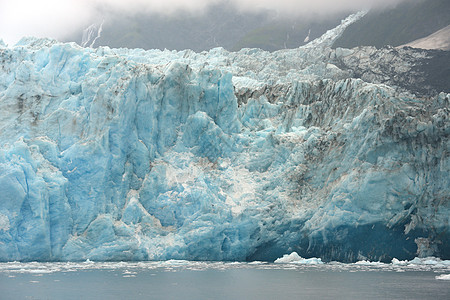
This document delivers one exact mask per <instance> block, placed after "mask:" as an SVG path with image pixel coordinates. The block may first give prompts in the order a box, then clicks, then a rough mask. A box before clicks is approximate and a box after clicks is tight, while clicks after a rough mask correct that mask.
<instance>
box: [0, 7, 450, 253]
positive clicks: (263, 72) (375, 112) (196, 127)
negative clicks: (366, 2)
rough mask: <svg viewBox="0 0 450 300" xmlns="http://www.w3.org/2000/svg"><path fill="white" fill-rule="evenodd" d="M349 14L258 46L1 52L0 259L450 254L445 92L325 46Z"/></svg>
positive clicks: (37, 42) (395, 68)
mask: <svg viewBox="0 0 450 300" xmlns="http://www.w3.org/2000/svg"><path fill="white" fill-rule="evenodd" d="M361 15H362V13H361V14H356V15H353V16H350V17H349V18H347V19H346V20H344V21H343V22H342V24H341V25H340V26H338V27H337V28H336V29H334V30H331V31H329V32H327V33H326V34H325V35H324V36H323V37H321V38H319V39H318V40H315V41H312V42H310V43H309V44H308V45H305V46H304V47H301V48H298V49H291V50H281V51H277V52H273V53H270V52H265V51H262V50H260V49H243V50H241V51H239V52H228V51H225V50H224V49H222V48H216V49H213V50H211V51H209V52H202V53H194V52H193V51H190V50H186V51H180V52H176V51H167V50H166V51H159V50H150V51H144V50H140V49H134V50H131V49H109V48H107V47H105V48H103V47H99V48H97V49H93V48H82V47H80V46H78V45H76V44H63V43H59V42H57V41H54V40H48V39H35V38H27V39H23V40H22V41H21V42H19V43H18V44H17V45H16V46H14V47H0V68H1V72H0V112H1V113H0V200H1V201H0V260H2V261H14V260H20V261H27V260H41V261H46V260H72V261H73V260H77V261H86V259H91V260H115V261H117V260H166V259H189V260H227V261H236V260H241V261H243V260H248V261H254V260H258V261H274V260H275V259H277V258H279V257H281V256H282V255H283V254H285V253H290V252H294V251H295V252H296V253H298V255H299V256H302V257H317V258H318V259H319V258H320V259H321V260H322V261H329V260H339V261H352V262H355V261H357V260H359V258H360V257H365V258H366V259H367V260H371V261H379V260H381V261H385V262H390V261H391V260H392V259H393V258H397V259H399V260H411V259H413V258H414V257H415V256H416V252H417V249H418V245H417V244H416V243H415V241H422V242H423V241H426V243H422V242H421V243H419V244H420V249H421V250H420V251H421V253H423V254H424V255H425V253H426V255H434V256H440V257H441V258H448V257H449V256H450V252H449V246H448V245H450V243H449V238H450V235H449V228H448V221H449V216H450V214H449V202H448V201H447V199H448V196H449V194H450V193H449V186H450V185H449V184H448V178H449V176H448V175H449V170H450V159H449V156H448V155H447V154H448V150H449V144H448V140H449V139H448V135H449V134H450V122H449V111H448V110H449V109H448V107H449V98H450V95H449V94H446V93H432V94H429V95H425V96H424V95H421V96H420V97H419V96H415V95H414V94H413V93H411V92H410V91H408V90H407V89H406V88H405V87H404V88H400V87H399V86H395V85H394V84H390V83H391V81H390V78H393V77H392V76H393V75H392V74H396V73H395V72H400V73H401V72H408V70H411V69H410V68H411V65H412V61H413V60H414V59H419V58H417V57H416V56H414V55H410V54H411V53H413V54H417V52H408V51H412V50H408V49H405V50H402V51H398V52H397V54H396V53H395V52H394V51H390V50H389V51H387V50H385V49H381V50H379V51H378V50H376V49H372V48H357V49H335V50H333V49H331V48H330V46H331V45H332V42H333V41H334V40H335V39H336V36H338V35H339V34H341V33H342V32H343V30H344V29H345V27H346V26H347V25H348V24H350V23H351V22H354V21H355V20H357V19H358V18H360V17H361ZM369 54H370V55H369ZM368 55H369V56H370V57H378V59H379V60H380V61H382V56H383V55H387V56H386V57H388V58H389V60H390V61H391V62H392V63H391V65H392V68H388V69H387V70H386V69H385V68H380V69H379V70H378V69H377V72H376V74H372V73H368V72H369V71H368V69H370V68H369V67H368V66H370V62H368V61H367V57H368ZM423 56H424V57H422V58H423V59H425V58H426V56H427V53H426V52H424V54H423ZM422 58H420V59H422ZM405 62H408V63H407V64H405ZM361 70H362V71H361ZM392 72H393V73H392ZM366 73H367V74H366ZM358 74H359V75H361V74H362V75H361V76H359V78H356V77H358V76H357V75H358ZM364 74H366V75H364ZM383 74H384V75H383ZM402 74H403V73H402ZM391 75H392V76H391ZM385 77H387V79H386V80H385V81H384V82H383V83H384V84H380V81H381V79H383V80H384V78H385ZM392 82H393V83H399V85H400V83H401V82H399V81H395V80H393V81H392ZM318 259H317V260H318Z"/></svg>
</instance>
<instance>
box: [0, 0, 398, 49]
mask: <svg viewBox="0 0 450 300" xmlns="http://www.w3.org/2000/svg"><path fill="white" fill-rule="evenodd" d="M401 1H402V0H339V1H336V0H314V1H311V0H277V1H273V0H189V1H186V0H128V1H123V0H0V38H1V39H3V40H4V41H5V42H7V43H9V44H13V43H16V42H17V41H18V40H19V39H20V38H21V37H23V36H37V37H51V38H57V39H63V38H64V37H66V36H68V35H70V34H72V33H74V32H77V31H81V30H82V29H83V28H85V27H87V26H88V25H89V24H90V23H92V22H94V21H96V19H98V18H101V17H102V15H103V16H104V14H105V12H118V11H119V12H121V13H125V14H133V13H138V12H139V13H142V12H146V13H150V12H153V13H159V14H172V13H176V12H181V11H188V12H190V13H201V12H203V11H204V10H205V9H206V8H207V7H208V6H209V5H212V4H218V3H223V2H229V3H231V4H233V5H235V6H236V7H237V8H238V9H239V10H242V11H246V12H249V11H259V10H273V11H277V12H278V13H279V14H286V15H299V16H305V17H308V16H325V15H327V14H331V13H340V12H346V11H356V10H361V9H370V8H374V7H375V8H377V7H383V6H387V5H394V4H397V3H399V2H401Z"/></svg>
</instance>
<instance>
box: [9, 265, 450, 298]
mask: <svg viewBox="0 0 450 300" xmlns="http://www.w3.org/2000/svg"><path fill="white" fill-rule="evenodd" d="M449 273H450V267H449V266H442V265H441V266H440V265H437V266H436V265H404V266H396V265H392V264H370V263H368V264H365V265H364V264H340V263H334V264H333V263H331V264H324V265H296V264H283V265H279V264H267V263H204V262H188V261H168V262H137V263H123V262H120V263H93V262H85V263H16V262H14V263H0V299H271V300H272V299H450V280H445V279H448V277H449V276H446V275H447V274H449ZM442 279H444V280H442Z"/></svg>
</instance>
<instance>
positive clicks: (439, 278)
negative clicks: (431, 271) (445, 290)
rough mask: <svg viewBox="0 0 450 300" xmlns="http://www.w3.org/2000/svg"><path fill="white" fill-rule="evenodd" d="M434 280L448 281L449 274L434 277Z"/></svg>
mask: <svg viewBox="0 0 450 300" xmlns="http://www.w3.org/2000/svg"><path fill="white" fill-rule="evenodd" d="M436 279H438V280H450V274H442V275H439V276H436Z"/></svg>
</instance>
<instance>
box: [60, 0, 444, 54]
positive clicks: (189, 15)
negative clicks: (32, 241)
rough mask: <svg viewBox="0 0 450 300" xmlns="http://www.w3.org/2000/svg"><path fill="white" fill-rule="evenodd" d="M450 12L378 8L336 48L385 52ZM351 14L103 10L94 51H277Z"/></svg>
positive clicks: (439, 2)
mask: <svg viewBox="0 0 450 300" xmlns="http://www.w3.org/2000/svg"><path fill="white" fill-rule="evenodd" d="M393 3H397V2H393ZM353 10H354V9H353ZM448 11H450V1H446V0H427V1H424V0H411V1H403V2H399V4H398V5H396V6H387V7H386V6H382V7H378V8H374V9H372V10H370V12H369V13H368V14H367V15H366V16H365V17H364V18H362V19H361V20H359V21H358V22H356V23H355V24H353V25H351V26H350V27H349V28H348V29H347V30H346V31H345V32H344V33H343V35H342V37H341V38H340V39H338V40H337V41H336V43H335V45H334V47H344V48H352V47H356V46H360V45H367V46H376V47H378V48H380V47H382V46H385V45H392V46H400V45H403V44H407V43H409V42H412V41H414V40H417V39H420V38H424V37H426V36H428V35H430V34H432V33H434V32H436V31H438V30H440V29H442V28H444V27H445V26H448V25H449V24H450V15H449V14H448V13H447V12H448ZM351 12H352V10H351V9H347V10H340V11H338V10H335V11H334V12H330V13H326V14H325V13H322V14H320V13H317V12H312V13H311V14H309V15H308V14H305V13H300V12H297V13H295V12H292V13H291V14H286V12H284V13H280V12H278V11H276V10H273V9H272V10H270V9H253V10H250V9H247V10H243V9H240V8H239V6H237V5H236V4H234V3H233V2H230V1H228V2H224V1H219V2H215V3H214V4H211V5H208V6H206V7H205V8H204V10H203V11H202V12H196V11H188V10H183V9H179V10H178V11H176V12H173V13H161V12H156V11H153V12H151V11H148V10H142V11H141V12H136V11H135V10H132V11H121V12H118V11H117V10H112V9H111V8H102V9H101V11H100V13H99V14H98V15H99V17H97V20H96V21H95V24H94V25H96V28H97V29H98V27H99V25H100V24H102V31H101V34H100V35H99V36H98V37H97V35H94V36H93V37H92V38H97V39H96V40H95V44H94V45H93V46H94V47H97V46H109V47H111V48H143V49H161V50H162V49H169V50H184V49H192V50H194V51H203V50H209V49H212V48H215V47H223V48H225V49H227V50H231V51H238V50H240V49H242V48H261V49H263V50H268V51H275V50H280V49H285V48H287V49H292V48H297V47H299V46H302V45H304V44H306V43H307V41H311V40H313V39H315V38H317V37H319V36H321V35H322V34H323V33H325V32H326V31H327V30H329V29H331V28H334V27H335V26H337V25H338V24H339V22H340V20H342V19H343V18H344V17H345V16H346V15H348V14H350V13H351ZM87 27H88V26H86V28H87ZM94 27H95V26H94ZM82 36H83V33H82V32H78V33H76V34H72V35H70V36H68V37H67V38H65V39H64V40H65V41H75V42H77V43H79V44H81V43H82ZM92 42H93V40H91V42H90V43H92Z"/></svg>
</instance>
